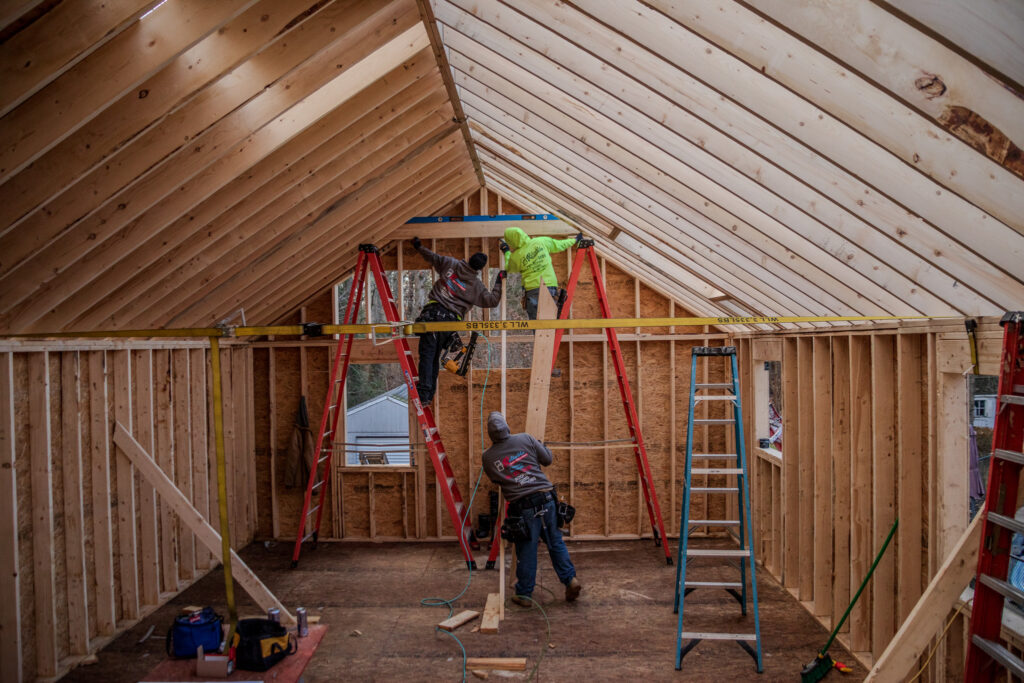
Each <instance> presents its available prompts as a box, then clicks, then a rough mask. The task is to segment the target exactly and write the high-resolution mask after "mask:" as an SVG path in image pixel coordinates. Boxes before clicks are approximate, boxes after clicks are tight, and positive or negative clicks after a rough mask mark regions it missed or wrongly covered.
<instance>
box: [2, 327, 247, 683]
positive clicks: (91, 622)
mask: <svg viewBox="0 0 1024 683" xmlns="http://www.w3.org/2000/svg"><path fill="white" fill-rule="evenodd" d="M207 346H208V345H207V344H206V343H205V342H166V343H162V342H146V343H142V342H124V343H121V342H93V341H81V342H79V341H68V342H63V343H56V342H47V343H42V342H25V343H5V344H4V345H3V346H0V451H2V455H0V485H2V487H3V489H2V493H0V499H2V500H3V504H2V507H0V532H2V533H0V543H2V544H4V547H3V548H0V558H3V559H2V562H3V563H4V566H3V567H2V569H3V571H2V572H0V573H2V575H3V578H2V580H0V634H2V635H3V637H2V638H0V643H2V645H0V648H2V649H0V679H2V680H3V681H20V680H33V679H35V678H40V677H52V676H59V675H61V674H63V673H65V672H66V671H67V670H68V669H69V668H71V667H73V666H74V665H75V664H76V663H77V662H78V661H80V660H81V659H82V658H83V657H84V656H86V655H88V654H90V653H93V652H96V651H98V650H99V649H100V648H102V647H103V646H105V645H106V644H107V643H109V642H110V641H111V640H112V639H113V638H115V637H116V636H117V635H119V634H120V633H122V632H123V631H124V630H125V629H127V628H130V627H131V626H132V625H133V624H135V623H137V620H138V619H140V618H143V617H145V616H146V615H147V614H149V613H150V612H152V611H153V610H155V609H156V608H157V607H159V606H160V605H161V604H163V603H164V602H166V601H167V600H168V599H170V598H172V597H173V596H174V595H175V594H176V593H177V592H179V591H181V590H183V589H184V588H186V587H187V586H189V585H191V583H192V582H194V581H195V580H196V579H198V578H199V577H201V576H203V575H204V574H206V572H207V571H209V570H210V569H211V568H212V567H213V565H214V563H213V561H212V558H211V557H210V554H209V553H208V552H206V551H205V549H204V548H203V547H202V545H201V544H197V543H196V542H195V539H194V537H193V536H192V534H191V533H190V532H188V531H187V530H186V528H185V527H184V526H183V525H181V524H180V522H179V520H178V519H177V518H176V517H175V516H174V514H173V513H172V512H171V511H170V509H169V508H168V507H167V506H166V505H165V504H164V503H163V502H162V501H160V500H159V499H158V498H157V497H156V496H155V494H154V491H153V489H152V487H151V486H149V485H148V484H147V483H146V482H145V481H143V480H142V479H141V478H140V477H139V475H138V473H137V472H134V471H133V468H132V466H131V463H130V462H129V461H128V459H127V458H126V457H125V455H124V454H123V453H121V452H120V451H119V450H118V449H117V447H116V446H115V445H114V444H113V442H112V441H111V433H112V430H113V425H114V423H115V421H120V422H121V423H122V424H124V425H125V426H126V427H128V428H129V429H130V430H131V433H132V435H133V436H134V437H135V438H136V439H137V440H138V441H139V442H140V443H143V444H145V445H146V447H147V448H150V449H153V451H152V452H155V453H157V464H158V465H159V466H160V468H161V469H163V471H164V472H165V473H166V474H167V475H168V477H170V478H171V479H172V480H173V481H174V482H175V484H176V485H177V486H178V487H179V488H180V489H181V490H182V491H184V492H185V495H186V496H187V497H188V498H189V500H190V501H191V502H192V504H193V505H195V506H196V507H197V508H199V509H200V510H202V511H204V512H210V511H212V514H210V515H209V517H208V519H209V520H210V522H211V524H213V525H214V526H215V527H219V521H218V515H217V513H216V507H217V487H216V468H215V467H213V436H212V428H211V427H210V419H211V418H210V415H211V410H212V406H211V405H210V400H209V391H208V387H209V381H210V378H209V372H210V370H209V350H208V348H207ZM251 356H252V350H251V349H250V348H248V347H246V346H244V345H235V346H230V345H229V346H226V347H224V351H223V361H224V362H223V363H222V368H223V370H222V380H223V382H224V392H225V396H230V397H232V400H228V401H225V407H226V412H225V431H226V449H227V462H228V468H229V469H228V487H229V488H228V503H229V508H230V512H231V525H232V528H231V532H232V541H233V546H234V547H235V548H243V547H244V546H245V545H246V544H247V543H249V542H250V541H251V540H252V537H253V533H254V530H255V511H254V508H253V505H252V502H251V490H252V489H253V488H254V487H253V486H252V484H251V482H252V481H254V479H255V469H254V467H253V459H252V458H251V457H249V454H250V453H251V452H252V438H251V435H252V432H253V430H252V428H251V426H250V425H251V421H250V420H251V416H250V414H249V411H248V410H247V409H246V406H247V404H251V400H250V398H249V397H251V385H252V377H251V367H252V363H251Z"/></svg>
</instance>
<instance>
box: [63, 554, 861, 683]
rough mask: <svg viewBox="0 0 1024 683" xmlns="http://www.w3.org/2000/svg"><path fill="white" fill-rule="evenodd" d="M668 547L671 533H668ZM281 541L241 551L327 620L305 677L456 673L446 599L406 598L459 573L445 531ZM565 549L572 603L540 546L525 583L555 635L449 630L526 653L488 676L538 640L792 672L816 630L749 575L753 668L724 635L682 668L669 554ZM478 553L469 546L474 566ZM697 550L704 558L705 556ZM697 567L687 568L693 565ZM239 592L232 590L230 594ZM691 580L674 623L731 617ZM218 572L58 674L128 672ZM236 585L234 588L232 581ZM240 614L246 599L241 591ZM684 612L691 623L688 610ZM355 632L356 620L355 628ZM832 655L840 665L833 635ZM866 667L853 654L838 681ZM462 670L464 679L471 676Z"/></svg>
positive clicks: (505, 626)
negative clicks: (575, 584) (400, 538)
mask: <svg viewBox="0 0 1024 683" xmlns="http://www.w3.org/2000/svg"><path fill="white" fill-rule="evenodd" d="M673 548H674V544H673ZM290 552H291V546H290V545H289V544H281V543H278V544H276V545H273V546H272V547H269V548H267V547H265V546H264V545H262V544H254V545H252V546H250V547H249V548H247V549H246V550H245V551H244V552H243V553H242V556H243V558H244V559H245V561H246V562H248V563H249V564H250V566H251V567H252V568H253V570H254V571H256V573H257V574H258V575H259V576H260V578H261V579H262V580H263V581H264V582H265V583H266V584H267V585H268V586H269V587H270V588H271V590H273V591H274V592H275V593H276V594H277V595H278V597H279V598H280V599H281V600H282V602H284V603H285V604H286V605H288V606H289V607H295V606H299V605H302V606H305V607H307V609H308V610H309V613H310V614H319V615H321V617H322V618H323V620H324V622H325V623H327V624H329V626H330V629H329V630H328V632H327V635H326V637H325V638H324V640H323V642H322V643H321V645H320V648H319V650H318V651H317V653H316V655H315V656H314V658H313V660H312V662H311V663H310V665H309V667H308V668H307V669H306V673H305V681H306V682H307V683H313V682H316V681H333V680H340V678H344V679H345V680H378V681H390V680H402V681H436V680H452V681H455V680H459V679H460V678H461V675H462V653H461V651H460V650H459V646H458V645H457V644H456V643H455V641H453V640H452V639H451V638H449V637H448V636H447V635H444V634H441V633H436V632H435V631H434V625H435V624H437V623H438V622H440V621H441V620H443V619H444V618H445V617H447V615H448V611H447V610H446V609H430V608H426V607H422V606H420V599H421V598H425V597H430V596H435V597H446V598H450V597H453V596H455V595H457V594H458V593H459V591H461V590H462V588H463V587H464V586H465V583H466V577H467V572H466V569H465V563H464V562H463V561H462V560H461V558H460V556H459V554H458V552H457V549H456V547H455V545H454V544H449V543H419V544H366V545H354V544H323V545H321V547H320V548H319V549H317V550H316V551H315V552H311V553H306V554H304V555H303V558H302V561H301V563H300V565H299V568H298V569H296V570H294V571H293V570H289V569H288V565H289V559H290V558H289V556H290ZM570 553H571V554H572V557H573V561H574V562H575V563H576V568H577V572H578V575H579V577H580V580H581V581H582V582H583V586H584V589H583V594H582V596H581V597H580V599H579V601H578V602H576V603H574V604H571V605H570V604H566V603H565V602H564V601H563V600H562V591H561V584H559V583H558V582H557V579H556V578H555V575H554V572H553V571H552V570H551V567H550V564H549V563H548V562H547V557H546V555H545V556H543V557H541V561H540V571H539V579H540V585H542V586H546V587H547V588H549V589H551V590H552V591H554V593H555V597H552V596H551V595H549V594H547V593H545V592H544V591H543V590H539V589H538V590H537V592H536V593H535V597H537V598H538V599H540V600H542V601H543V602H548V603H549V604H547V605H546V606H545V609H546V611H547V615H548V618H549V619H550V621H551V638H550V642H552V643H553V644H554V645H555V647H554V648H549V647H547V645H546V644H547V642H548V639H547V636H546V627H545V622H544V619H543V617H542V616H541V615H540V614H539V613H538V612H536V611H523V610H520V609H518V608H516V607H515V606H514V605H512V606H510V608H509V609H508V611H507V618H506V619H505V621H504V622H502V624H501V629H500V631H499V633H498V634H497V635H484V634H481V633H473V632H471V629H472V627H473V624H472V623H471V624H469V625H468V626H464V627H462V628H460V629H458V630H457V631H456V632H455V634H456V635H457V636H458V637H459V638H460V639H461V640H462V643H463V645H465V647H466V651H467V652H468V654H469V656H470V657H526V658H527V671H526V672H525V673H515V674H512V673H510V674H507V675H502V676H496V675H495V674H493V673H492V676H491V677H492V678H504V677H512V678H519V679H525V678H526V677H527V675H528V674H529V673H530V671H531V670H532V669H533V666H534V664H535V663H536V661H537V657H538V654H539V652H540V651H541V649H543V650H544V657H543V661H542V662H541V665H540V669H539V672H538V680H548V681H554V680H590V681H598V680H602V681H603V680H627V679H636V680H665V681H668V680H679V681H682V680H702V679H703V680H727V679H732V680H757V681H783V680H784V681H793V680H796V678H797V677H798V676H799V672H800V669H801V667H802V666H803V665H804V664H805V663H807V662H808V661H810V660H811V659H812V658H813V657H814V655H815V651H816V648H819V647H821V645H823V644H824V642H825V640H826V639H827V637H828V634H827V632H826V631H825V629H824V628H822V627H821V626H820V625H819V624H818V623H817V622H816V621H815V620H814V619H812V618H811V617H810V616H809V615H808V614H807V612H806V611H805V610H804V608H803V607H801V606H800V605H799V604H797V602H796V601H795V600H794V599H793V598H792V597H791V596H790V595H789V594H788V593H787V592H786V591H785V590H784V589H783V588H781V587H780V586H779V584H778V583H776V582H775V581H774V580H773V579H771V578H770V577H768V576H767V573H766V572H760V573H759V574H758V591H759V597H760V605H761V630H762V633H763V641H764V651H765V657H764V660H765V673H764V675H763V676H757V675H756V674H755V672H754V667H753V660H752V659H751V658H750V657H749V656H748V655H747V654H745V653H744V652H743V651H742V650H740V649H739V647H738V646H736V645H735V644H733V643H728V642H725V643H717V642H709V641H705V642H703V643H701V644H700V645H699V646H698V647H697V649H696V650H694V651H693V652H691V653H690V654H689V655H687V657H686V659H685V660H684V666H683V670H682V671H676V670H675V669H674V655H673V647H674V645H675V626H676V617H675V615H674V614H673V613H672V582H673V580H674V578H675V567H670V566H667V565H666V564H665V561H664V555H662V554H661V550H660V548H656V547H655V546H654V544H653V543H651V542H650V541H646V542H644V541H616V542H588V543H572V544H570ZM483 560H484V557H483V554H482V553H481V557H480V558H479V561H480V564H481V566H482V565H483ZM705 562H706V561H705ZM692 571H693V573H692V574H691V578H693V579H701V578H703V579H710V578H712V577H715V576H719V577H722V578H725V577H726V576H728V575H729V574H730V573H731V574H733V575H735V570H733V569H730V568H728V567H711V568H707V569H702V570H701V569H698V567H697V565H696V564H695V565H694V567H693V569H692ZM698 572H699V575H698ZM495 590H497V572H494V571H481V572H475V573H474V578H473V582H472V584H471V586H470V587H469V590H468V591H467V592H466V594H465V595H464V596H463V597H462V598H460V599H459V601H458V603H457V608H458V609H460V610H461V609H476V610H482V609H483V606H484V603H485V602H486V598H487V593H489V592H493V591H495ZM239 593H240V591H239V590H238V589H236V594H239ZM701 593H702V592H701V591H698V592H696V593H694V594H692V595H691V596H690V598H688V599H687V602H686V614H687V628H688V629H689V628H693V629H694V630H703V629H705V628H706V629H707V630H715V629H716V628H717V630H737V631H739V630H745V629H746V628H748V627H749V625H748V624H744V623H743V622H742V620H741V619H740V617H739V616H738V612H739V605H738V604H737V603H736V602H735V601H734V600H733V599H732V598H731V597H729V596H728V595H727V594H726V593H724V592H721V591H717V592H710V591H703V594H701ZM223 594H224V584H223V579H222V575H221V574H220V573H219V572H218V573H214V574H211V575H210V576H207V577H205V578H204V579H203V580H201V581H199V582H198V583H196V585H195V586H193V587H192V588H190V589H189V590H187V591H185V592H184V593H182V594H181V595H179V596H178V597H177V598H175V599H174V600H173V601H171V602H170V603H169V604H168V605H167V606H165V607H164V608H162V609H160V610H158V611H157V612H156V613H155V614H154V615H152V616H150V617H149V618H147V619H145V620H144V621H143V622H142V623H140V624H139V625H137V626H136V627H134V628H132V629H131V630H130V631H128V632H127V633H126V634H124V635H123V636H121V637H120V638H119V639H118V640H116V641H115V642H113V643H112V644H111V645H110V646H109V647H107V648H106V649H105V650H103V651H102V652H101V653H100V655H99V660H100V661H99V664H96V665H93V666H88V667H83V668H80V669H77V670H75V671H73V672H72V673H71V674H70V675H69V676H68V677H67V678H66V679H65V680H67V681H105V682H111V683H116V682H120V681H124V682H128V681H137V680H139V679H140V678H142V677H143V676H145V674H146V672H147V671H149V670H150V669H151V668H152V667H153V666H154V665H155V664H156V663H157V662H158V661H159V660H160V659H161V658H162V657H163V641H161V640H156V639H151V640H148V641H146V642H145V643H143V644H141V645H139V644H137V642H136V641H137V640H138V639H139V638H140V637H141V636H142V635H143V634H144V633H145V632H146V630H147V629H148V628H149V626H150V625H152V624H156V630H155V631H154V633H155V634H161V633H164V632H166V629H167V626H168V624H169V623H170V620H171V618H172V616H173V614H174V613H175V612H176V611H177V609H178V608H179V607H180V606H183V605H189V604H196V605H198V604H203V605H205V604H213V605H216V606H218V609H223V607H222V606H221V601H222V600H223ZM241 595H242V596H243V597H244V593H241ZM241 612H242V614H243V615H246V614H253V613H255V612H256V610H255V608H254V607H253V606H252V604H251V603H245V604H244V605H243V606H242V607H241ZM690 615H692V616H693V617H694V620H693V621H692V622H691V621H690V620H689V616H690ZM357 631H358V633H357ZM831 652H832V654H833V656H835V657H836V658H837V659H840V660H841V661H845V662H847V663H851V664H853V658H852V657H850V656H849V655H848V654H847V653H845V652H844V651H843V650H842V648H841V647H839V646H838V645H833V647H832V649H831ZM865 674H866V671H864V670H863V668H861V667H860V666H857V665H855V666H854V675H853V676H852V677H850V679H851V680H859V679H860V678H863V676H864V675H865ZM469 680H475V679H473V678H472V677H471V678H470V679H469Z"/></svg>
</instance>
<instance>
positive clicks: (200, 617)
mask: <svg viewBox="0 0 1024 683" xmlns="http://www.w3.org/2000/svg"><path fill="white" fill-rule="evenodd" d="M223 621H224V620H223V619H222V618H221V616H220V615H219V614H217V613H216V612H214V611H213V608H212V607H204V608H203V609H201V610H200V611H198V612H192V613H191V614H186V615H184V616H180V617H175V619H174V624H173V625H172V626H171V628H169V629H168V630H167V654H169V655H174V656H175V657H178V658H180V659H192V658H194V657H195V656H196V649H197V648H198V647H199V646H200V645H202V646H203V652H217V651H218V650H220V641H221V638H222V637H223V631H222V628H221V624H222V622H223Z"/></svg>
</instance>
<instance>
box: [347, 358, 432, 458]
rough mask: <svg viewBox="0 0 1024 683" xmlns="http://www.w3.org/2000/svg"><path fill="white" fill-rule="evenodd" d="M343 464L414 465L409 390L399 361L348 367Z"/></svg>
mask: <svg viewBox="0 0 1024 683" xmlns="http://www.w3.org/2000/svg"><path fill="white" fill-rule="evenodd" d="M345 404H346V410H345V443H346V444H347V445H346V447H345V449H346V454H345V464H346V465H402V466H406V465H414V464H415V459H414V458H412V457H411V455H410V454H411V450H410V445H409V391H408V388H407V387H406V385H405V381H404V380H403V378H402V368H401V366H400V365H399V364H398V363H359V364H355V363H354V364H352V365H350V366H349V370H348V377H347V378H346V381H345Z"/></svg>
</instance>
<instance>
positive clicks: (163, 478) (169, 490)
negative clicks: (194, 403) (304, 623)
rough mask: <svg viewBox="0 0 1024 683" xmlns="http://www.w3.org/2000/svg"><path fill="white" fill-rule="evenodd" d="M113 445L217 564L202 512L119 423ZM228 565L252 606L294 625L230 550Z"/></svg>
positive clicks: (216, 543) (212, 532)
mask: <svg viewBox="0 0 1024 683" xmlns="http://www.w3.org/2000/svg"><path fill="white" fill-rule="evenodd" d="M114 443H115V444H117V446H118V448H120V449H121V450H122V451H123V452H124V454H125V455H126V456H128V459H129V460H131V461H132V464H133V465H135V467H136V468H137V469H138V470H139V473H140V474H142V476H143V477H144V478H145V479H146V481H148V482H149V483H150V484H152V485H153V488H154V489H156V491H157V493H159V494H160V495H161V496H162V497H163V498H164V500H165V501H166V502H167V503H168V505H170V506H171V508H172V509H173V510H174V512H175V513H176V514H177V515H178V516H179V517H180V518H181V521H183V522H184V523H185V524H186V525H187V526H188V528H189V529H191V530H192V533H194V534H195V535H196V538H197V539H199V541H201V542H202V544H203V545H205V546H206V548H207V549H208V550H209V551H210V552H211V553H212V554H213V556H214V557H215V558H216V559H217V560H218V561H222V559H223V555H222V552H221V537H220V534H219V533H217V530H216V529H214V528H213V527H212V526H210V525H209V523H207V521H206V520H205V519H204V518H203V515H202V513H201V512H199V510H197V509H196V508H195V507H194V506H193V505H192V503H190V502H189V500H188V498H186V497H185V494H183V493H182V492H181V490H180V489H179V488H178V487H177V486H175V485H174V482H173V481H171V480H170V479H169V478H168V477H167V475H166V474H164V472H163V470H161V469H160V467H159V465H157V464H156V462H155V461H154V460H153V458H152V456H150V454H149V453H147V452H146V450H145V449H144V448H143V447H142V446H141V445H140V444H139V442H138V441H136V440H135V438H134V437H133V436H132V435H131V434H129V433H128V430H126V429H125V428H124V426H123V425H122V424H121V423H120V422H118V423H117V425H116V426H115V428H114ZM231 566H232V569H233V570H234V576H235V579H237V580H238V583H239V584H240V585H241V586H242V588H244V589H245V591H246V592H247V593H248V594H249V595H250V596H251V597H252V599H253V600H255V601H256V604H258V605H259V606H260V607H261V608H263V609H269V608H271V607H276V608H277V609H279V610H281V619H282V621H283V622H284V623H286V624H294V623H295V616H294V615H293V614H292V613H291V612H289V611H288V610H287V609H286V608H285V607H284V605H282V604H281V602H280V601H279V600H278V599H277V597H275V596H274V594H273V593H271V592H270V590H269V589H268V588H267V587H266V586H265V585H263V582H262V581H260V580H259V578H258V577H257V576H256V574H254V573H253V571H252V570H251V569H249V566H248V565H246V564H245V562H243V561H242V558H240V557H239V556H238V553H236V552H235V551H234V550H232V551H231Z"/></svg>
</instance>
